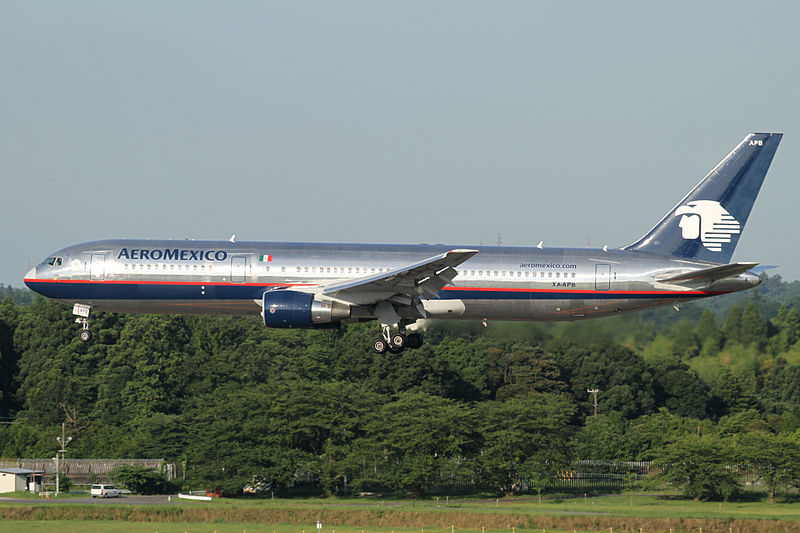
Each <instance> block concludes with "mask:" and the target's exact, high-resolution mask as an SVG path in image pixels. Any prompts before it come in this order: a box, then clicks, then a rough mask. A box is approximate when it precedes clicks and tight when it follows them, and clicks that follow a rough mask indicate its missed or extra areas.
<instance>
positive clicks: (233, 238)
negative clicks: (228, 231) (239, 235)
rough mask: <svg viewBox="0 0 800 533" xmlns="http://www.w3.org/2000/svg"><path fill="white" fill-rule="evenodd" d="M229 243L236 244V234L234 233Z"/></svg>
mask: <svg viewBox="0 0 800 533" xmlns="http://www.w3.org/2000/svg"><path fill="white" fill-rule="evenodd" d="M228 241H230V242H236V234H235V233H234V234H233V235H231V238H230V239H228Z"/></svg>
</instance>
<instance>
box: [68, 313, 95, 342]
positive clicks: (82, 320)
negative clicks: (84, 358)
mask: <svg viewBox="0 0 800 533" xmlns="http://www.w3.org/2000/svg"><path fill="white" fill-rule="evenodd" d="M91 310H92V308H91V306H88V305H85V304H75V305H73V306H72V314H73V315H76V316H77V317H78V318H76V319H75V323H76V324H80V325H81V330H80V331H79V332H78V338H79V339H80V340H81V341H82V342H89V341H90V340H92V332H91V331H89V313H90V312H91Z"/></svg>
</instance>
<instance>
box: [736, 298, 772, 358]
mask: <svg viewBox="0 0 800 533" xmlns="http://www.w3.org/2000/svg"><path fill="white" fill-rule="evenodd" d="M739 340H740V342H741V343H742V344H744V345H749V344H754V345H756V346H758V347H759V348H761V347H763V346H764V345H766V343H767V323H766V321H765V320H764V319H763V318H762V317H761V313H759V312H758V307H756V304H755V303H753V302H750V303H748V304H747V307H745V308H744V311H743V312H742V326H741V330H740V333H739Z"/></svg>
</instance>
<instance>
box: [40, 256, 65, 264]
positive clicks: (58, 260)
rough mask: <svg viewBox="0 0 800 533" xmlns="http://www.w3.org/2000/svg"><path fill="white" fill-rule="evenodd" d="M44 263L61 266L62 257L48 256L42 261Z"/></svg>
mask: <svg viewBox="0 0 800 533" xmlns="http://www.w3.org/2000/svg"><path fill="white" fill-rule="evenodd" d="M42 264H43V265H50V266H61V258H60V257H48V258H47V259H45V260H44V261H42Z"/></svg>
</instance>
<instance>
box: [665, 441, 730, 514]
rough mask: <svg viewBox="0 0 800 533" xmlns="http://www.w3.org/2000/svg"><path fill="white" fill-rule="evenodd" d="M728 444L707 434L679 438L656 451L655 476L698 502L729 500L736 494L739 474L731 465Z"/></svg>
mask: <svg viewBox="0 0 800 533" xmlns="http://www.w3.org/2000/svg"><path fill="white" fill-rule="evenodd" d="M730 457H731V456H730V453H729V451H728V445H727V442H725V441H723V440H721V439H719V438H716V437H712V436H708V435H704V436H702V437H697V436H685V437H679V438H678V439H676V440H675V441H674V442H672V443H670V444H668V445H667V446H665V447H663V448H661V449H660V450H658V451H657V452H656V460H655V461H654V464H655V465H656V466H658V467H660V468H661V472H660V473H659V474H657V475H656V476H655V479H656V480H658V481H666V482H668V483H670V484H672V485H674V486H676V487H679V488H681V489H682V490H683V493H684V495H686V496H689V497H691V498H694V500H695V501H700V500H710V499H724V500H726V501H727V500H728V498H730V497H731V496H732V495H733V494H734V492H735V491H736V474H735V473H734V472H733V471H731V470H730V469H728V468H727V465H728V464H729V463H730Z"/></svg>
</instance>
